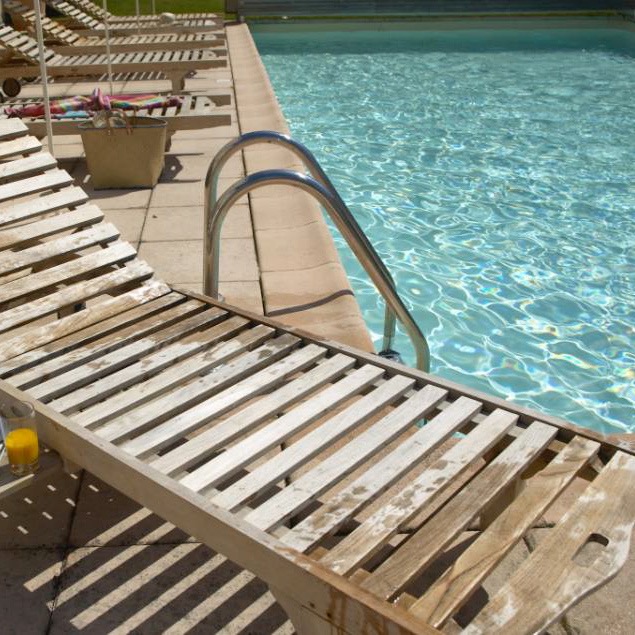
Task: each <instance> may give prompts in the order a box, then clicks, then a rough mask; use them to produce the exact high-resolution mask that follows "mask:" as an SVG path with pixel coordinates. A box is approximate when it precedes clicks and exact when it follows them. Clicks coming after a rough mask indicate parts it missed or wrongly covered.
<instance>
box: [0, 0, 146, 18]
mask: <svg viewBox="0 0 635 635" xmlns="http://www.w3.org/2000/svg"><path fill="white" fill-rule="evenodd" d="M0 6H2V0H0ZM156 14H157V4H156V2H155V0H152V15H156Z"/></svg>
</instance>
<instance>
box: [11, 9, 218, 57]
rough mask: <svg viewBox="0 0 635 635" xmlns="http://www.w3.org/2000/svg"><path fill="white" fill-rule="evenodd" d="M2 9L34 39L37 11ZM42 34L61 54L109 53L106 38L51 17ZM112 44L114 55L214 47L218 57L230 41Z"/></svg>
mask: <svg viewBox="0 0 635 635" xmlns="http://www.w3.org/2000/svg"><path fill="white" fill-rule="evenodd" d="M2 6H3V8H4V10H5V11H7V12H8V13H9V14H10V15H11V18H12V19H13V22H14V24H16V21H18V19H20V20H22V24H23V25H24V28H25V29H26V30H28V31H29V33H30V35H32V36H33V37H35V36H34V33H35V12H34V11H33V10H32V9H27V8H26V7H25V6H24V5H23V4H22V3H21V2H19V0H5V1H4V2H3V5H2ZM21 28H22V27H21ZM42 32H43V33H44V39H45V41H46V43H47V46H48V47H49V48H50V49H52V50H54V51H55V52H56V53H59V54H60V55H88V54H94V53H104V52H105V51H106V39H105V38H103V37H84V36H81V35H79V34H78V33H77V32H76V31H72V30H71V29H68V28H66V27H65V26H64V25H63V24H62V23H60V22H56V21H55V20H52V19H51V18H47V17H43V18H42ZM109 45H110V51H111V53H138V52H139V51H178V50H188V49H208V48H213V49H214V51H213V53H214V54H215V55H219V56H220V55H227V49H226V48H225V47H226V45H227V41H226V39H225V38H224V37H220V36H219V35H218V34H216V33H182V34H169V33H167V34H158V35H148V34H146V35H143V34H142V35H130V36H126V37H117V36H115V37H111V38H110V42H109Z"/></svg>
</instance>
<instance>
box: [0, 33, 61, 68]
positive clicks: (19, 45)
mask: <svg viewBox="0 0 635 635" xmlns="http://www.w3.org/2000/svg"><path fill="white" fill-rule="evenodd" d="M0 46H2V47H3V48H4V49H5V50H6V51H8V52H9V53H10V54H11V55H12V56H13V57H21V58H23V59H25V60H26V61H27V62H29V63H31V64H39V63H40V54H39V50H38V43H37V40H35V39H34V38H32V37H31V36H30V35H27V34H26V33H24V32H22V31H16V30H15V29H13V28H11V27H10V26H5V27H3V28H1V29H0ZM53 57H55V52H54V51H52V50H51V49H49V48H47V47H44V59H45V60H46V61H47V62H48V61H50V60H51V59H52V58H53Z"/></svg>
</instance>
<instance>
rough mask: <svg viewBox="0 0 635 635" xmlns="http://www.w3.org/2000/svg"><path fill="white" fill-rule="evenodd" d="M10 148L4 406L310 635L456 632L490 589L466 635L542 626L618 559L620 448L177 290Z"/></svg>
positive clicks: (1, 128)
mask: <svg viewBox="0 0 635 635" xmlns="http://www.w3.org/2000/svg"><path fill="white" fill-rule="evenodd" d="M0 157H1V158H2V163H0V179H1V184H0V399H2V400H4V401H9V402H12V400H16V399H21V400H28V401H30V402H31V403H33V404H34V406H35V408H36V411H37V416H38V425H39V432H40V436H41V438H42V440H43V441H44V442H45V443H46V444H48V446H49V447H50V448H53V449H54V450H55V451H57V452H58V453H59V454H60V455H61V456H63V457H64V458H65V459H67V460H69V461H71V462H74V463H76V464H78V465H79V466H82V467H85V468H87V469H89V470H90V471H91V472H92V473H94V474H95V475H96V476H98V477H99V478H101V479H103V480H104V481H106V482H107V483H109V484H110V485H112V486H113V487H115V488H117V489H119V490H120V491H121V492H123V493H125V494H126V495H128V496H130V497H131V498H133V499H135V500H136V501H138V502H139V503H140V504H142V505H144V506H146V507H148V508H150V509H151V510H152V511H154V512H156V513H157V514H159V515H160V516H162V517H163V518H165V519H166V520H168V521H170V522H172V523H174V524H175V525H177V526H178V527H180V528H181V529H183V530H184V531H186V532H188V533H190V534H191V535H193V536H195V537H196V538H198V539H199V540H201V541H203V542H204V543H205V544H207V545H209V546H210V547H211V548H213V549H214V550H217V551H219V552H221V553H222V554H224V555H225V556H227V557H228V558H230V559H232V560H234V561H235V562H236V563H238V564H240V565H241V566H244V567H246V568H248V569H250V570H251V571H253V572H254V573H255V574H257V575H258V576H259V577H261V578H262V579H263V580H264V581H265V582H266V583H267V584H268V585H269V586H270V588H271V590H272V592H273V593H274V595H275V596H276V598H277V599H278V600H279V602H280V603H281V604H282V606H283V607H284V608H285V610H286V611H287V613H288V614H289V616H290V618H291V619H292V621H293V623H294V625H295V628H296V629H297V631H298V632H299V633H310V634H313V633H331V632H338V633H394V634H397V633H400V634H403V633H420V634H431V633H439V632H441V631H440V630H437V629H441V628H443V629H444V630H445V629H447V628H450V627H452V626H454V627H455V629H457V628H458V627H457V625H456V623H455V622H454V619H453V616H455V615H456V613H457V612H458V611H459V610H460V608H461V607H462V606H463V605H464V603H465V602H467V601H468V600H469V599H470V597H471V596H473V595H474V594H475V592H477V593H476V596H475V597H476V600H477V601H478V602H479V603H480V604H479V605H478V606H477V609H478V608H480V610H476V609H475V608H474V607H473V606H472V607H470V611H469V612H468V613H465V614H463V615H462V617H461V618H460V619H459V622H460V623H461V626H462V627H463V628H464V632H465V633H488V634H489V633H514V634H520V633H534V632H540V631H541V630H543V629H544V628H546V627H548V626H549V625H550V624H551V623H553V622H554V621H555V620H557V619H558V618H559V616H561V615H562V614H563V613H564V612H565V611H567V609H568V608H570V607H571V606H572V605H573V604H575V603H576V602H578V601H579V600H580V599H582V598H583V597H585V596H586V595H587V594H589V593H590V592H592V591H593V590H594V589H596V588H597V587H599V586H600V585H602V584H603V583H604V582H606V581H607V580H609V579H611V578H612V577H613V576H614V575H615V574H616V573H617V572H618V570H619V569H620V567H621V566H622V565H623V564H624V562H625V560H626V558H627V554H628V550H629V544H630V537H631V532H632V528H633V522H634V519H635V487H634V485H635V456H634V455H633V453H632V452H631V451H630V450H629V449H628V448H627V447H626V446H624V447H623V448H621V447H618V446H616V445H614V444H611V443H609V442H608V441H607V439H605V438H603V437H601V436H600V435H597V434H595V433H593V432H590V431H587V430H583V429H580V428H576V427H574V426H572V425H569V424H566V423H564V422H561V421H560V420H556V419H553V418H550V417H546V416H543V415H540V414H538V413H536V412H532V411H530V410H527V409H524V408H520V407H518V406H516V405H514V404H513V403H511V402H507V401H504V400H501V399H496V398H493V397H488V396H486V395H484V394H480V393H477V392H475V391H473V390H471V389H468V388H465V387H463V386H460V385H457V384H453V383H451V382H447V381H445V380H443V379H442V378H439V377H436V376H434V375H428V374H425V373H422V372H419V371H416V370H412V369H410V368H406V367H404V366H402V365H399V364H395V363H392V362H389V361H387V360H383V359H381V358H379V357H376V356H374V355H371V354H366V353H362V352H360V351H357V350H354V349H351V348H348V347H346V346H342V345H338V344H335V343H333V342H329V341H324V340H319V339H317V338H315V337H313V336H311V335H309V334H307V333H303V332H300V331H298V330H294V329H288V328H285V327H283V326H281V325H280V324H279V323H276V322H274V321H272V320H269V319H266V318H263V317H261V316H257V315H253V314H250V313H247V312H245V311H242V310H240V309H237V308H234V307H231V306H228V305H225V304H223V303H220V302H216V301H212V300H211V299H209V298H207V297H205V296H202V295H199V294H193V293H188V292H185V291H180V290H174V289H171V288H170V287H169V286H168V285H166V284H164V283H163V282H161V281H160V280H157V279H156V277H155V276H154V275H153V271H152V269H151V268H150V267H149V266H148V265H147V264H146V263H145V262H142V261H141V260H139V259H138V257H137V254H136V253H135V250H134V249H133V248H132V247H131V246H130V245H129V244H127V243H125V242H123V241H121V240H120V239H119V233H118V231H117V229H116V227H114V226H113V225H112V224H110V223H106V222H104V221H103V217H102V214H101V212H100V210H99V209H98V208H97V207H96V206H95V205H92V204H90V203H89V202H88V201H87V197H86V195H85V194H84V192H83V191H82V190H81V189H80V188H78V187H75V186H73V185H72V183H71V178H70V177H69V176H68V174H66V172H64V171H63V170H60V169H58V168H57V167H56V162H55V160H54V159H53V157H51V156H50V155H49V154H47V153H46V152H42V151H41V149H40V147H39V144H38V143H37V141H36V140H35V139H33V138H31V137H28V136H26V129H25V128H24V126H23V125H22V124H21V123H20V122H19V121H18V120H13V119H12V120H5V121H1V122H0ZM35 193H38V194H39V195H38V197H36V198H34V197H33V194H35ZM69 232H72V233H69ZM424 420H425V425H416V424H417V423H418V422H419V424H421V422H423V421H424ZM457 433H461V434H460V435H457ZM576 476H578V477H582V478H579V479H577V480H576V483H575V485H576V495H575V496H571V495H567V494H570V492H568V491H567V487H568V486H569V485H571V483H572V481H573V480H574V479H575V478H576ZM582 479H586V480H587V481H588V482H586V481H585V480H582ZM521 482H522V487H519V483H521ZM581 485H582V486H583V488H580V489H577V487H578V486H581ZM563 492H564V493H565V496H564V501H561V500H560V497H561V494H563ZM512 493H515V494H516V497H514V496H512V495H511V494H512ZM554 501H555V506H556V508H558V506H560V507H561V510H562V511H563V512H564V515H562V516H561V517H560V516H558V520H557V522H556V523H555V526H554V528H553V529H551V530H548V531H545V532H543V533H546V534H547V535H546V536H545V535H543V536H542V539H541V540H540V541H539V542H538V545H537V547H536V549H535V550H534V551H533V552H531V553H530V554H529V555H528V556H526V558H525V559H524V561H522V562H521V563H519V564H517V566H516V567H515V569H514V570H513V571H511V572H509V571H508V574H507V578H506V580H504V581H502V586H500V587H499V588H498V590H497V591H495V592H494V593H492V595H491V597H488V596H487V595H485V594H483V593H482V592H480V593H478V591H479V590H480V588H481V584H482V583H483V582H484V581H485V584H486V583H487V577H488V575H489V574H490V572H492V571H495V572H496V573H498V571H499V569H498V568H499V564H500V563H501V561H502V560H503V559H504V557H505V556H506V555H507V554H508V553H509V552H510V551H511V549H512V548H513V547H514V546H515V545H517V544H518V543H519V542H521V539H522V537H523V535H524V534H525V533H526V532H528V530H530V528H531V527H532V525H533V524H534V523H535V522H536V521H537V520H538V519H539V518H541V516H542V514H543V513H544V512H545V510H546V509H547V508H548V507H549V506H550V505H551V504H552V503H554ZM479 519H480V524H479V525H478V531H476V530H474V529H473V530H472V531H469V532H468V533H466V532H465V530H466V529H467V528H468V527H470V526H473V525H474V524H475V523H477V522H479ZM458 543H460V546H461V548H457V544H458ZM440 556H443V558H444V559H445V562H446V564H448V562H449V563H450V564H451V566H450V567H449V568H445V569H443V568H441V569H439V568H438V566H437V565H438V558H439V557H440ZM608 617H609V616H607V618H608ZM463 620H466V621H467V622H466V621H463ZM446 632H447V631H446Z"/></svg>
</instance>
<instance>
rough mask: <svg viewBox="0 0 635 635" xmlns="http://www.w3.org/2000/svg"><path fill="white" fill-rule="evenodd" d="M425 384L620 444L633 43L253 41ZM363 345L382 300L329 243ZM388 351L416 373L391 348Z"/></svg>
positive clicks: (633, 361)
mask: <svg viewBox="0 0 635 635" xmlns="http://www.w3.org/2000/svg"><path fill="white" fill-rule="evenodd" d="M254 38H255V40H256V44H257V46H258V48H259V50H260V52H261V55H262V58H263V61H264V63H265V66H266V68H267V70H268V72H269V74H270V77H271V80H272V83H273V86H274V88H275V91H276V94H277V96H278V99H279V101H280V103H281V106H282V109H283V111H284V114H285V116H286V117H287V120H288V122H289V125H290V128H291V130H292V133H293V136H294V137H295V138H296V139H298V140H300V141H302V142H304V143H305V144H306V145H307V146H308V147H309V148H310V149H311V150H312V151H313V152H314V153H315V154H316V156H317V157H318V159H319V160H320V161H321V162H322V163H323V165H324V166H325V168H326V171H327V173H328V174H329V176H330V177H331V178H332V180H333V182H334V183H335V185H336V187H337V188H338V189H339V191H340V193H341V194H342V196H343V198H344V200H345V201H347V203H348V204H349V206H350V208H351V210H352V211H353V213H354V214H355V215H356V217H357V219H358V221H359V222H360V224H361V225H362V227H363V228H364V230H365V231H366V232H367V233H368V235H369V237H370V239H371V241H372V242H373V244H374V245H375V247H376V248H377V250H378V252H379V253H380V255H381V256H382V258H383V259H384V261H385V262H386V264H387V265H388V267H389V268H390V270H391V272H392V273H393V275H394V277H395V280H396V283H397V286H398V289H399V291H400V293H401V294H402V297H404V299H405V301H406V302H407V304H408V306H409V307H410V308H411V310H412V311H413V314H414V316H415V318H416V320H417V321H418V323H419V325H420V326H421V328H422V330H423V331H424V333H426V335H427V337H428V340H429V344H430V348H431V352H432V370H433V371H434V372H436V373H438V374H440V375H442V376H444V377H447V378H449V379H451V380H456V381H459V382H462V383H465V384H468V385H470V386H473V387H475V388H478V389H481V390H485V391H487V392H491V393H495V394H497V395H500V396H503V397H508V398H511V399H513V400H515V401H517V402H518V403H521V404H525V405H528V406H531V407H536V408H538V409H540V410H543V411H545V412H548V413H550V414H554V415H557V416H562V417H565V418H568V419H570V420H571V421H573V422H575V423H578V424H580V425H582V426H587V427H592V428H594V429H596V430H599V431H602V432H607V433H612V432H624V431H634V432H635V410H634V405H635V169H634V166H635V93H634V88H633V87H635V33H633V32H627V31H623V30H618V29H611V28H598V29H594V30H590V29H577V30H576V29H555V30H527V31H524V30H517V31H502V30H469V31H448V32H441V31H439V32H432V31H399V32H397V31H390V30H387V31H364V30H360V31H356V32H353V33H348V32H328V31H318V32H310V31H306V30H294V29H288V30H286V31H284V32H264V31H263V32H259V31H258V30H257V29H256V30H255V33H254ZM337 243H338V247H339V248H340V255H341V258H342V260H343V262H344V264H345V267H346V269H347V271H348V273H349V275H350V277H351V279H352V281H353V286H354V289H355V292H356V294H357V297H358V300H359V302H360V305H361V307H362V310H363V314H364V317H365V318H366V320H367V323H368V325H369V328H370V329H371V332H372V333H373V334H374V335H376V336H377V338H379V335H380V333H381V330H382V324H383V303H382V301H381V300H380V299H378V296H377V294H376V292H375V291H374V288H373V286H372V284H371V283H370V282H369V281H368V279H367V278H366V276H365V274H364V273H363V271H362V270H361V268H360V267H359V266H358V264H357V263H356V261H355V259H354V257H353V256H352V254H351V253H350V252H349V250H348V249H347V248H346V247H345V245H344V244H343V242H342V240H341V239H340V238H339V237H337ZM398 349H399V350H401V351H402V352H404V353H407V354H406V361H408V362H410V363H412V361H413V356H412V353H411V349H410V346H409V343H408V340H407V338H406V337H405V336H403V335H401V336H400V339H399V341H398Z"/></svg>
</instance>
